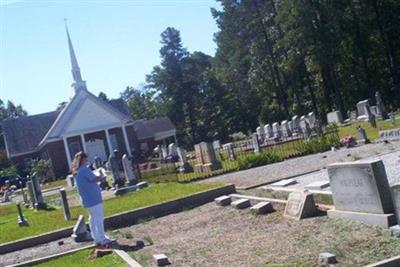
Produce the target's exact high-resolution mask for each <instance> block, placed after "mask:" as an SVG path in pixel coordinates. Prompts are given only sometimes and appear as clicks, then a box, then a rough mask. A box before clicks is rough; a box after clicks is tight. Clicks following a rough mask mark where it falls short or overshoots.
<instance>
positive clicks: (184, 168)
mask: <svg viewBox="0 0 400 267" xmlns="http://www.w3.org/2000/svg"><path fill="white" fill-rule="evenodd" d="M178 156H179V161H180V164H181V166H180V167H179V171H180V172H182V173H189V172H193V168H192V166H191V165H190V164H189V162H188V161H187V158H186V151H185V149H183V148H180V147H178Z"/></svg>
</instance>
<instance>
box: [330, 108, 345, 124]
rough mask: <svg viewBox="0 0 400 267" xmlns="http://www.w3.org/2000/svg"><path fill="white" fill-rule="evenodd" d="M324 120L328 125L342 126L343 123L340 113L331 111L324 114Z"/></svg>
mask: <svg viewBox="0 0 400 267" xmlns="http://www.w3.org/2000/svg"><path fill="white" fill-rule="evenodd" d="M326 118H327V120H328V124H333V123H334V124H342V123H343V117H342V114H341V113H340V111H338V110H336V111H332V112H329V113H328V114H326Z"/></svg>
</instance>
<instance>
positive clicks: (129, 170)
mask: <svg viewBox="0 0 400 267" xmlns="http://www.w3.org/2000/svg"><path fill="white" fill-rule="evenodd" d="M122 166H123V168H124V174H125V178H126V181H128V185H129V186H131V185H135V184H136V183H137V179H136V175H135V172H134V171H133V165H132V159H131V158H130V157H129V156H128V155H127V154H124V155H123V156H122Z"/></svg>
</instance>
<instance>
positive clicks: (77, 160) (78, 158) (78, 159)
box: [71, 151, 87, 175]
mask: <svg viewBox="0 0 400 267" xmlns="http://www.w3.org/2000/svg"><path fill="white" fill-rule="evenodd" d="M84 159H87V155H86V153H85V152H83V151H79V152H78V153H76V154H75V156H74V160H73V161H72V164H71V165H72V166H71V172H72V174H73V175H75V174H77V173H78V170H79V168H80V167H81V165H82V161H83V160H84Z"/></svg>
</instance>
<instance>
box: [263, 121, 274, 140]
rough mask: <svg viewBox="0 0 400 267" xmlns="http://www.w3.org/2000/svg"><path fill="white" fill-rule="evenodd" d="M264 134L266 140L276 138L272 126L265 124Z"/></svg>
mask: <svg viewBox="0 0 400 267" xmlns="http://www.w3.org/2000/svg"><path fill="white" fill-rule="evenodd" d="M264 133H265V136H266V138H273V137H274V132H273V131H272V127H271V125H270V124H265V125H264Z"/></svg>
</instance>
